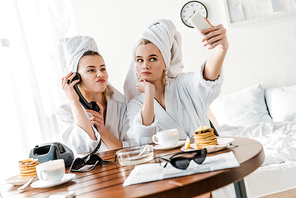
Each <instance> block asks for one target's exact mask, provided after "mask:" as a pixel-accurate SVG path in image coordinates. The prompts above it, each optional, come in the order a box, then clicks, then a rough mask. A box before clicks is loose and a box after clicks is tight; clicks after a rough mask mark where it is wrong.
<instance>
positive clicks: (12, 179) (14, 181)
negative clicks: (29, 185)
mask: <svg viewBox="0 0 296 198" xmlns="http://www.w3.org/2000/svg"><path fill="white" fill-rule="evenodd" d="M29 180H30V179H26V180H20V179H19V175H15V176H13V177H10V178H8V179H6V180H5V182H6V183H8V184H12V185H15V186H20V185H24V184H25V183H26V182H27V181H29Z"/></svg>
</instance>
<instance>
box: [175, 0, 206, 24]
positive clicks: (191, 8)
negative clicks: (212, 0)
mask: <svg viewBox="0 0 296 198" xmlns="http://www.w3.org/2000/svg"><path fill="white" fill-rule="evenodd" d="M196 12H200V13H201V15H202V16H204V17H205V18H207V17H208V10H207V8H206V6H205V5H204V4H203V3H201V2H199V1H189V2H187V3H186V4H185V5H184V6H183V7H182V9H181V12H180V17H181V20H182V22H183V23H184V24H185V25H186V26H188V27H190V28H193V26H192V25H191V23H190V21H189V18H190V17H191V16H192V15H193V14H195V13H196Z"/></svg>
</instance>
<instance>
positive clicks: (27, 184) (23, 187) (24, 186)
mask: <svg viewBox="0 0 296 198" xmlns="http://www.w3.org/2000/svg"><path fill="white" fill-rule="evenodd" d="M36 177H37V176H35V177H33V178H31V179H30V180H29V181H27V183H25V184H24V185H22V186H21V187H19V188H18V189H17V190H23V189H25V188H27V187H28V186H29V184H30V183H31V182H32V181H33V180H34V179H35V178H36Z"/></svg>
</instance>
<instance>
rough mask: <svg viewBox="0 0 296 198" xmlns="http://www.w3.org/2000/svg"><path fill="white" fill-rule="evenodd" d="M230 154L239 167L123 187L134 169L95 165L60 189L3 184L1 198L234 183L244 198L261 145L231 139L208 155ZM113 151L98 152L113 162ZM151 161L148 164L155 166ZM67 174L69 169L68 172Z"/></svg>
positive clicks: (169, 191) (123, 193)
mask: <svg viewBox="0 0 296 198" xmlns="http://www.w3.org/2000/svg"><path fill="white" fill-rule="evenodd" d="M179 151H180V148H176V149H172V150H155V157H159V156H163V155H171V154H173V153H176V152H179ZM229 151H232V152H233V153H234V155H235V157H236V159H237V161H238V162H239V163H240V166H239V167H235V168H230V169H224V170H218V171H212V172H207V173H200V174H194V175H189V176H183V177H177V178H172V179H164V180H160V181H154V182H149V183H142V184H136V185H131V186H127V187H123V185H122V184H123V182H124V181H125V179H126V178H127V177H128V175H129V174H130V172H131V171H132V170H133V168H134V166H121V165H119V163H118V161H117V162H115V163H106V164H102V165H98V166H97V167H96V168H95V169H94V170H92V171H90V172H86V173H75V174H76V177H75V178H74V179H73V180H71V181H70V182H67V183H65V184H63V185H60V186H55V187H52V188H32V187H27V189H26V190H25V191H24V192H19V191H17V190H16V189H17V188H18V187H19V186H11V185H10V184H5V185H1V186H0V191H1V194H2V196H3V197H48V196H49V195H52V194H54V193H57V192H62V191H74V192H75V193H76V197H87V198H89V197H96V198H97V197H121V198H124V197H169V198H174V197H176V198H177V197H193V196H197V195H202V194H204V193H207V192H211V191H214V190H216V189H219V188H222V187H224V186H226V185H228V184H231V183H235V188H236V192H237V197H245V196H246V195H245V191H244V183H243V178H244V177H245V176H247V175H248V174H250V173H252V172H253V171H254V170H256V169H257V168H258V167H259V166H260V165H261V164H262V163H263V161H264V158H265V156H264V151H263V147H262V145H261V144H260V143H259V142H257V141H256V140H252V139H248V138H242V137H234V142H233V143H232V145H231V146H230V148H227V149H224V150H222V151H219V152H216V153H211V154H209V156H211V155H216V154H221V153H225V152H229ZM115 153H116V150H112V151H107V152H103V153H100V157H102V158H103V159H105V160H112V159H113V158H114V155H115ZM155 162H157V161H156V160H152V161H150V162H149V163H155ZM67 171H69V170H67Z"/></svg>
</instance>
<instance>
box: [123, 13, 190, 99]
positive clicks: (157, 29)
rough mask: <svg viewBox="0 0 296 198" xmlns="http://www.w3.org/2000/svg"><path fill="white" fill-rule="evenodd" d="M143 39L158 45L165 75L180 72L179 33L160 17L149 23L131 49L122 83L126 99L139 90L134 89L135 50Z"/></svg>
mask: <svg viewBox="0 0 296 198" xmlns="http://www.w3.org/2000/svg"><path fill="white" fill-rule="evenodd" d="M143 39H147V40H149V41H150V42H152V43H153V44H154V45H156V46H157V47H158V49H159V50H160V52H161V54H162V57H163V59H164V62H165V64H166V68H167V72H168V73H167V77H169V78H175V77H176V76H177V75H178V74H179V73H182V70H183V67H184V66H183V63H182V51H181V44H182V39H181V35H180V33H179V32H178V31H177V30H176V27H175V26H174V24H173V23H172V21H170V20H166V19H160V20H157V21H154V22H153V23H152V24H150V25H149V26H148V27H147V28H146V30H145V31H144V33H143V34H142V36H141V37H140V40H139V41H138V42H137V43H136V45H135V46H134V49H133V59H132V62H131V64H130V68H129V71H128V73H127V76H126V79H125V83H124V94H125V97H126V99H127V101H130V100H131V99H133V98H134V97H136V96H137V95H138V94H139V92H138V91H137V89H136V83H137V81H138V76H137V74H136V68H135V67H136V66H135V64H136V63H135V57H134V56H135V51H136V49H137V47H138V46H139V44H140V42H141V41H142V40H143Z"/></svg>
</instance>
